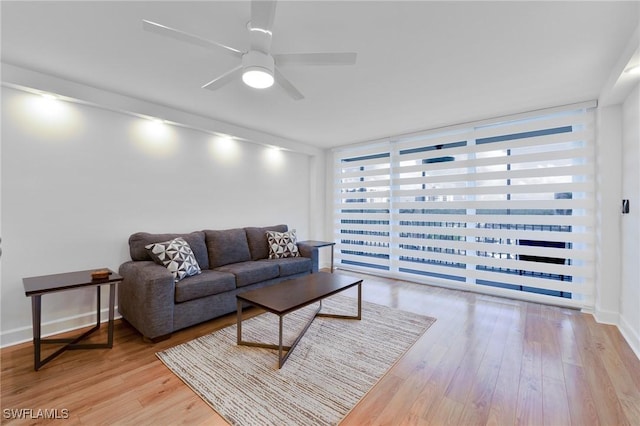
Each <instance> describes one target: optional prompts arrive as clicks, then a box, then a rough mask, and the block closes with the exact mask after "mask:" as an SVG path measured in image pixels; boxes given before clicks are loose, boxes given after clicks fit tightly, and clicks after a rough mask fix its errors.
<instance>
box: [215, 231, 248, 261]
mask: <svg viewBox="0 0 640 426" xmlns="http://www.w3.org/2000/svg"><path fill="white" fill-rule="evenodd" d="M204 236H205V241H206V244H207V251H208V252H209V268H211V269H214V268H218V267H220V266H224V265H228V264H230V263H238V262H246V261H248V260H251V253H250V252H249V243H248V242H247V234H246V233H245V231H244V229H242V228H237V229H226V230H224V231H212V230H205V231H204Z"/></svg>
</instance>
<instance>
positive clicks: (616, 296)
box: [594, 105, 622, 325]
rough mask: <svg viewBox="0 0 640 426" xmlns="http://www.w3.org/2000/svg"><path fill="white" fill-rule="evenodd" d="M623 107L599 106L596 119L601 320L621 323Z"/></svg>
mask: <svg viewBox="0 0 640 426" xmlns="http://www.w3.org/2000/svg"><path fill="white" fill-rule="evenodd" d="M621 162H622V107H621V105H611V106H606V107H599V108H598V110H597V123H596V205H597V208H596V247H595V249H596V268H595V271H596V297H595V312H594V314H595V317H596V319H597V320H598V322H603V323H607V324H615V325H618V323H619V320H620V318H619V313H620V287H621V284H620V280H621V278H620V276H621V274H620V268H621V264H622V263H621V260H620V220H621V217H620V216H621V214H620V200H621V199H622V190H621V185H622V168H621Z"/></svg>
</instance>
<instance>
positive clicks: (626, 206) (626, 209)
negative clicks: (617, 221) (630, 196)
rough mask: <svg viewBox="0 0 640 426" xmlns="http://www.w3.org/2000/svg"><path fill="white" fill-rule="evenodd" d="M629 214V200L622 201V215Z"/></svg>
mask: <svg viewBox="0 0 640 426" xmlns="http://www.w3.org/2000/svg"><path fill="white" fill-rule="evenodd" d="M628 213H629V200H622V214H628Z"/></svg>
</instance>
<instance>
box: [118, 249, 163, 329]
mask: <svg viewBox="0 0 640 426" xmlns="http://www.w3.org/2000/svg"><path fill="white" fill-rule="evenodd" d="M119 274H120V275H121V276H122V277H123V280H122V282H121V283H120V285H119V286H118V311H119V312H120V313H121V314H122V316H123V317H124V318H125V319H126V320H127V321H128V322H129V323H131V325H133V326H134V327H135V328H136V329H137V330H138V331H139V332H140V333H142V335H143V336H144V337H146V338H148V339H152V340H153V339H155V338H158V337H162V336H166V335H169V334H171V332H172V331H173V307H174V304H175V282H174V278H173V275H172V274H171V272H169V270H168V269H167V268H165V267H164V266H161V265H158V264H156V263H154V262H152V261H129V262H125V263H123V264H122V265H120V269H119Z"/></svg>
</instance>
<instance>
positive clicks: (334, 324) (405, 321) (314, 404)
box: [156, 295, 435, 426]
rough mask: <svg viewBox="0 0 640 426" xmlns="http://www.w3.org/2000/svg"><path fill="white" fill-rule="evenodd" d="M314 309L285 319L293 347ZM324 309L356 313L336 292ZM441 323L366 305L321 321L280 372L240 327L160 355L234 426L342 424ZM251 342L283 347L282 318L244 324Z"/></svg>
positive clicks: (271, 353)
mask: <svg viewBox="0 0 640 426" xmlns="http://www.w3.org/2000/svg"><path fill="white" fill-rule="evenodd" d="M316 308H317V304H316V305H311V306H308V307H306V308H303V309H301V310H299V311H297V312H294V313H291V314H289V315H287V316H285V317H284V330H285V334H284V344H285V345H286V344H290V343H291V342H293V340H294V339H295V337H296V335H297V333H298V332H299V330H301V329H302V328H303V327H304V325H305V324H306V322H307V320H308V319H309V318H310V317H311V316H312V315H313V311H315V309H316ZM322 312H325V313H337V314H346V315H352V314H355V313H356V312H357V300H356V299H354V298H350V297H346V296H341V295H336V296H333V297H331V298H329V299H325V301H324V302H323V309H322ZM434 322H435V319H434V318H430V317H426V316H423V315H418V314H414V313H411V312H404V311H400V310H397V309H393V308H388V307H386V306H380V305H376V304H373V303H368V302H364V301H363V302H362V320H361V321H357V320H344V319H334V318H322V317H319V318H316V319H315V320H314V322H313V324H312V325H311V327H309V329H308V330H307V332H306V334H305V335H304V337H303V338H302V339H301V340H300V342H299V343H298V346H297V347H296V348H295V350H294V351H293V352H292V354H291V356H290V357H289V359H288V360H287V362H286V363H285V364H284V366H283V367H282V369H280V370H279V369H278V354H277V351H276V350H270V349H263V348H257V347H248V346H237V345H236V326H235V325H232V326H229V327H226V328H224V329H222V330H218V331H216V332H214V333H212V334H209V335H206V336H203V337H200V338H198V339H195V340H192V341H190V342H187V343H184V344H182V345H179V346H175V347H173V348H170V349H168V350H165V351H162V352H158V353H157V354H156V355H157V356H158V358H160V360H161V361H162V362H163V363H164V364H165V365H166V366H167V367H168V368H169V369H170V370H171V371H173V373H175V374H176V375H177V376H178V377H180V379H182V381H184V382H185V383H186V384H187V385H188V386H189V387H190V388H191V389H193V391H194V392H196V393H197V394H198V395H199V396H200V397H201V398H202V399H203V400H204V401H206V402H207V403H208V404H209V405H210V406H211V407H212V408H213V409H214V410H216V411H217V412H218V413H219V414H220V415H221V416H223V417H224V418H225V419H226V420H227V421H228V422H229V423H231V424H233V425H260V426H264V425H278V426H284V425H305V426H307V425H335V424H338V423H339V422H340V421H341V420H342V419H343V418H344V416H346V415H347V414H348V413H349V411H351V409H352V408H353V407H354V406H355V405H356V404H357V403H358V401H359V400H360V399H361V398H362V397H363V396H364V395H365V394H366V393H367V392H368V391H369V390H370V389H371V387H372V386H373V385H374V384H376V382H377V381H378V380H379V379H380V378H381V377H382V376H383V375H384V374H385V373H386V372H387V371H388V370H389V369H390V368H391V367H392V366H393V365H394V364H395V363H396V361H397V360H398V359H399V358H400V357H401V356H402V355H403V354H404V353H405V352H406V351H407V350H408V349H409V348H410V347H411V346H412V345H413V344H414V343H415V341H416V340H417V339H418V337H420V336H421V335H422V334H423V333H424V332H425V331H426V330H427V329H428V328H429V327H430V326H431V324H433V323H434ZM242 334H243V339H244V340H251V341H260V342H266V343H276V344H277V342H278V317H277V316H276V315H273V314H270V313H264V314H261V315H258V316H256V317H253V318H251V319H248V320H246V321H243V323H242Z"/></svg>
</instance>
